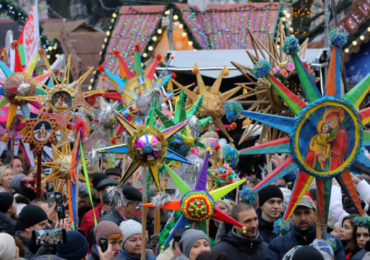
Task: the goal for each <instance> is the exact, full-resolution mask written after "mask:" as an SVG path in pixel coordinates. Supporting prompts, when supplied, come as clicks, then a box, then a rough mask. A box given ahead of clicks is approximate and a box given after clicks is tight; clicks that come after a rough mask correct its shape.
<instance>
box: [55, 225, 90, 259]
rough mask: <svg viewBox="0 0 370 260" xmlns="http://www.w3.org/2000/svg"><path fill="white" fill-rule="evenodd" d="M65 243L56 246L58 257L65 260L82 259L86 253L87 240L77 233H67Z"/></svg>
mask: <svg viewBox="0 0 370 260" xmlns="http://www.w3.org/2000/svg"><path fill="white" fill-rule="evenodd" d="M66 237H67V239H66V242H65V243H60V244H58V245H57V252H58V256H60V257H63V258H65V259H67V260H74V259H82V258H84V257H85V256H86V254H87V251H88V244H87V239H86V237H85V236H84V235H82V234H81V233H80V232H78V231H67V232H66Z"/></svg>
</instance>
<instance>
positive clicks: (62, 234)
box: [32, 228, 67, 246]
mask: <svg viewBox="0 0 370 260" xmlns="http://www.w3.org/2000/svg"><path fill="white" fill-rule="evenodd" d="M66 238H67V237H66V230H65V229H62V228H45V229H39V230H34V231H32V241H33V243H34V244H35V245H37V246H39V245H57V244H59V243H65V242H66Z"/></svg>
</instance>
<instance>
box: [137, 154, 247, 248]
mask: <svg viewBox="0 0 370 260" xmlns="http://www.w3.org/2000/svg"><path fill="white" fill-rule="evenodd" d="M208 158H209V152H208V151H207V153H206V156H205V158H204V162H203V165H202V168H201V170H200V172H199V176H198V180H197V183H196V184H195V188H194V190H192V189H191V188H190V187H189V186H188V185H187V184H186V183H185V182H184V181H183V180H182V178H181V177H180V176H178V175H177V174H176V173H175V172H174V171H173V170H172V169H171V168H170V167H169V166H168V165H166V164H163V165H164V167H165V168H166V170H167V172H168V174H169V175H170V177H171V179H172V180H173V182H174V183H175V185H176V186H177V188H178V189H179V191H180V193H181V195H182V198H180V199H175V200H172V201H170V202H168V203H166V204H164V205H162V206H160V208H161V209H168V210H181V213H182V215H181V217H180V218H179V220H178V221H177V222H176V225H175V227H174V228H173V229H172V231H171V233H170V235H169V237H168V238H167V240H166V242H165V245H166V244H167V243H168V242H169V241H171V239H172V237H173V234H174V232H175V230H177V229H179V228H183V227H185V226H186V225H187V224H189V223H192V222H196V223H198V224H199V226H201V227H203V226H204V225H205V220H206V219H208V218H213V219H217V220H221V221H224V222H227V223H230V224H232V225H235V226H239V227H243V225H242V224H240V223H239V222H238V221H236V220H235V219H233V218H231V217H230V216H229V215H228V214H226V213H224V212H223V211H221V210H219V209H218V208H216V207H215V202H216V201H218V200H219V199H221V198H222V197H224V196H225V195H226V194H228V193H229V192H231V191H232V190H234V189H235V188H237V187H238V186H240V185H241V184H243V183H244V182H245V181H246V179H244V180H240V181H238V182H235V183H233V184H230V185H227V186H224V187H221V188H219V189H215V190H212V191H210V192H208V191H207V172H208ZM142 206H143V207H156V205H154V204H153V203H145V204H142Z"/></svg>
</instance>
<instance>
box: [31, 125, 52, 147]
mask: <svg viewBox="0 0 370 260" xmlns="http://www.w3.org/2000/svg"><path fill="white" fill-rule="evenodd" d="M50 135H51V125H50V123H49V122H47V121H41V122H39V123H37V124H36V126H35V127H34V128H33V137H34V138H35V139H36V140H37V141H39V142H45V141H46V140H48V139H49V137H50Z"/></svg>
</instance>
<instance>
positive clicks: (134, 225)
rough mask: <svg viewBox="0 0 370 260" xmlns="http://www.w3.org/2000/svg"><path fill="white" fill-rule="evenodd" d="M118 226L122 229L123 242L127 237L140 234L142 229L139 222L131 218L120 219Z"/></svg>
mask: <svg viewBox="0 0 370 260" xmlns="http://www.w3.org/2000/svg"><path fill="white" fill-rule="evenodd" d="M119 228H120V229H121V230H122V233H123V235H124V238H123V244H124V243H125V242H126V240H127V239H128V238H129V237H131V236H133V235H136V234H141V231H142V228H141V224H140V223H139V222H137V221H135V220H132V219H129V220H126V221H122V222H121V224H120V225H119Z"/></svg>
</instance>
